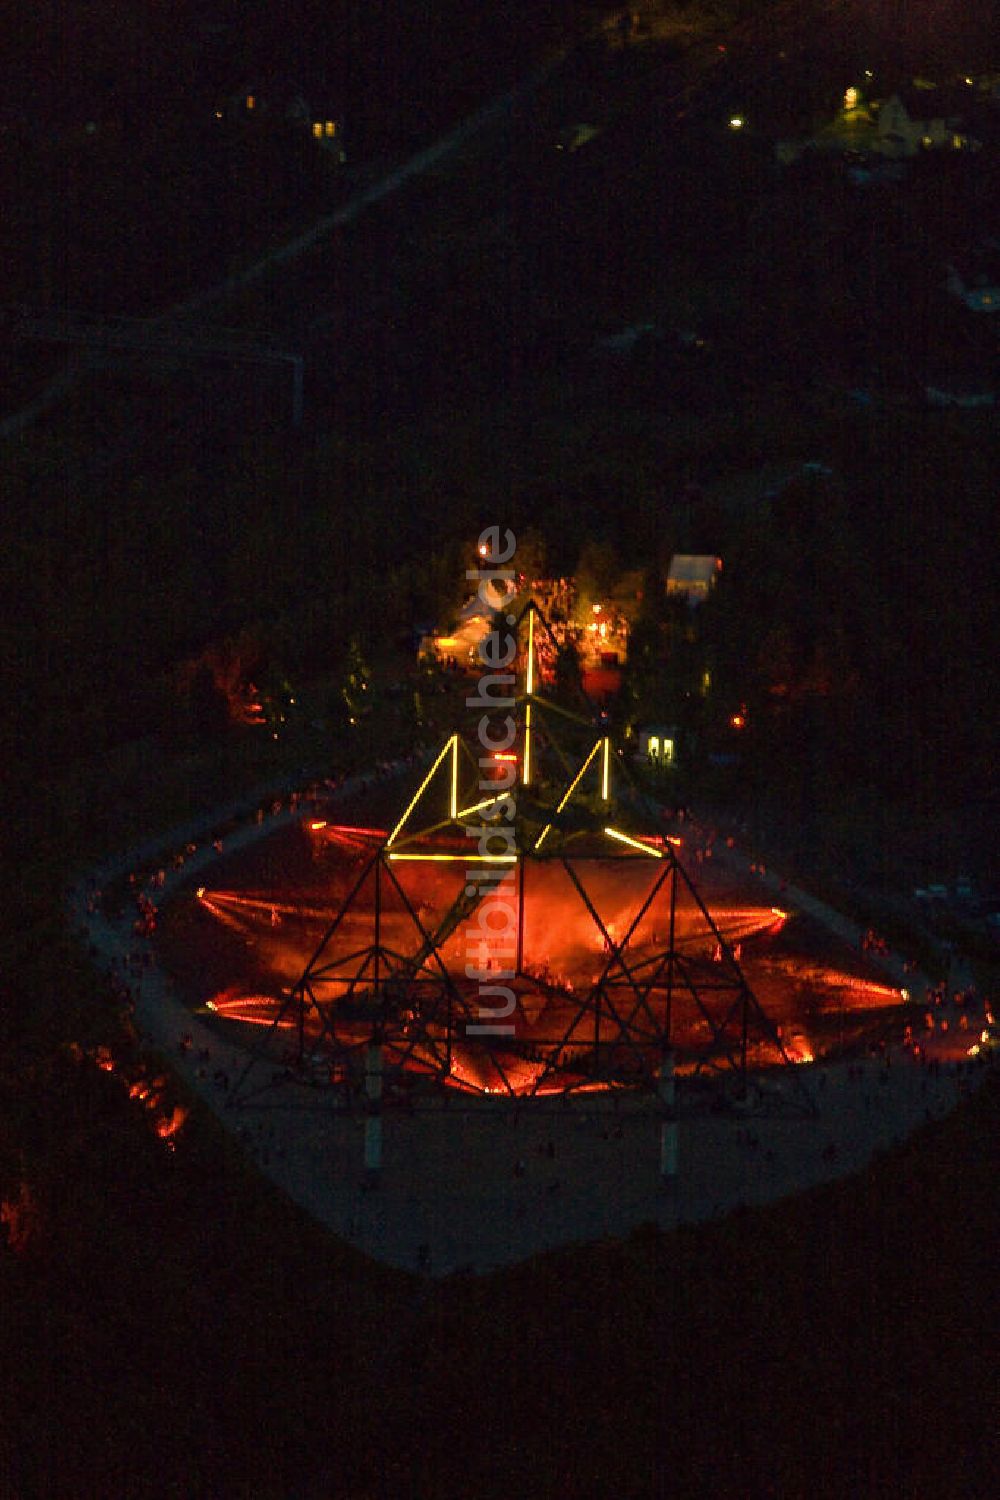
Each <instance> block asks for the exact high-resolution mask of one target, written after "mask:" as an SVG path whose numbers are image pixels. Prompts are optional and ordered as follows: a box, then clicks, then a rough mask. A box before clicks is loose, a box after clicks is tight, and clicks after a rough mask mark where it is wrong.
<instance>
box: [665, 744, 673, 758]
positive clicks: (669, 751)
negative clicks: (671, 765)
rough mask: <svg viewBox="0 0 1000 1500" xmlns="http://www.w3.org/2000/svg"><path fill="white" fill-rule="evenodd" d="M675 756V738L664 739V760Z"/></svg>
mask: <svg viewBox="0 0 1000 1500" xmlns="http://www.w3.org/2000/svg"><path fill="white" fill-rule="evenodd" d="M673 758H674V742H673V740H664V741H663V759H664V760H673Z"/></svg>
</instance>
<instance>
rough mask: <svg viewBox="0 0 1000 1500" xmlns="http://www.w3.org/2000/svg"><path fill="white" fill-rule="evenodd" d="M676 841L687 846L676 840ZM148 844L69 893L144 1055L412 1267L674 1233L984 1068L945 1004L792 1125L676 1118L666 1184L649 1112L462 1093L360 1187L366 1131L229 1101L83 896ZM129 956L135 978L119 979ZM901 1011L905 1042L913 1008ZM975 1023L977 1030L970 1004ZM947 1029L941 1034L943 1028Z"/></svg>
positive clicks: (310, 1194)
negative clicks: (912, 1038)
mask: <svg viewBox="0 0 1000 1500" xmlns="http://www.w3.org/2000/svg"><path fill="white" fill-rule="evenodd" d="M395 769H396V770H400V769H402V767H401V766H397V767H396V768H395ZM362 780H363V778H362V777H360V776H355V777H352V778H350V779H349V780H347V781H345V782H344V783H343V784H342V785H341V786H340V787H339V789H338V790H337V791H335V792H333V793H332V794H331V793H328V794H327V795H328V796H332V798H333V800H334V801H336V800H338V799H342V798H345V797H347V796H350V795H351V794H352V793H355V792H357V791H358V790H359V789H360V786H361V782H362ZM307 808H308V805H307V804H303V802H301V801H299V802H294V803H293V801H292V799H290V798H288V797H287V796H286V797H283V798H281V799H276V800H275V802H274V803H271V804H269V805H268V807H267V809H266V811H264V810H258V811H257V812H256V813H254V814H253V815H252V816H249V817H248V818H247V820H246V822H245V823H244V824H243V825H242V826H241V827H239V828H238V829H236V830H234V831H231V832H229V833H227V835H226V837H225V843H224V852H225V853H226V854H227V855H229V854H231V853H233V852H234V851H236V850H239V849H241V848H244V847H247V846H248V845H250V844H251V843H252V842H254V841H255V840H257V839H259V838H261V837H263V836H265V835H266V834H268V833H270V832H272V831H274V830H276V829H278V828H281V827H284V826H287V825H288V824H289V823H291V822H294V821H295V820H296V819H299V818H301V817H303V816H304V815H305V814H306V812H307ZM232 813H233V809H227V810H226V812H225V814H222V815H218V816H216V817H215V818H213V819H212V820H211V822H210V823H208V824H207V825H204V826H203V829H202V831H201V835H200V837H199V836H198V831H197V830H194V829H192V828H190V827H188V828H185V829H182V830H180V831H179V832H178V833H177V834H176V835H175V837H174V839H173V840H172V841H168V847H170V848H172V849H174V850H179V851H181V854H182V856H183V863H182V864H180V865H178V867H177V868H174V866H173V864H172V863H171V862H170V861H167V866H169V869H167V867H166V866H165V873H164V883H163V886H162V888H159V887H157V888H156V890H155V891H154V892H153V894H154V895H155V899H156V901H157V903H159V902H160V901H162V900H163V899H165V898H167V897H169V895H170V894H171V892H172V890H174V889H176V887H177V886H178V885H179V884H180V883H181V882H186V881H190V880H192V878H194V877H196V876H197V875H200V874H202V873H203V872H207V871H208V870H209V868H210V867H211V865H212V863H213V861H214V860H215V859H217V858H218V851H217V849H216V848H215V847H214V846H213V843H212V838H211V829H213V828H217V827H219V826H220V825H221V824H222V823H223V822H225V821H227V820H228V819H229V818H230V817H231V816H232ZM205 826H207V827H208V829H209V836H207V837H206V836H205V832H204V827H205ZM689 826H690V825H689ZM685 842H686V844H689V843H691V838H690V835H689V837H688V839H686V841H685ZM163 848H164V841H158V843H157V844H152V843H151V844H149V845H147V846H145V848H144V849H143V850H141V851H136V852H134V853H133V855H132V857H131V859H130V860H125V859H118V860H114V861H109V862H107V863H106V864H105V865H103V866H102V868H101V870H100V871H99V872H95V873H94V875H92V876H91V877H89V878H88V879H87V880H85V881H83V882H82V883H81V884H80V885H78V886H77V887H76V888H75V889H74V891H73V892H72V893H71V895H70V898H69V907H70V912H71V915H72V918H73V921H74V923H75V924H76V925H77V926H78V927H80V928H81V929H82V930H83V931H84V933H85V935H86V938H87V940H88V942H89V943H90V944H91V945H92V950H93V952H94V955H95V958H96V961H97V962H99V963H101V964H102V965H104V966H105V967H106V968H107V969H108V971H109V973H114V972H117V973H118V974H122V973H125V972H128V973H130V974H131V973H136V974H137V975H138V982H139V986H140V989H139V994H138V996H137V999H136V1010H135V1020H136V1025H137V1027H138V1028H139V1031H140V1035H141V1038H142V1040H143V1042H144V1043H145V1044H146V1045H148V1046H150V1047H152V1048H154V1049H156V1050H159V1051H161V1052H162V1053H163V1054H165V1055H166V1056H167V1057H169V1058H171V1059H172V1065H173V1067H174V1068H175V1069H176V1071H177V1073H178V1074H179V1075H180V1076H181V1077H182V1078H183V1079H184V1080H185V1082H186V1083H187V1084H188V1086H189V1087H190V1088H191V1089H192V1090H193V1091H194V1093H196V1094H197V1095H198V1096H199V1097H200V1098H201V1099H202V1100H203V1101H204V1102H205V1103H206V1104H207V1105H208V1106H209V1108H210V1109H212V1110H213V1111H214V1112H215V1113H216V1114H217V1115H218V1117H219V1119H220V1120H221V1121H222V1122H223V1123H224V1124H225V1125H226V1127H227V1128H228V1129H231V1130H233V1131H235V1132H237V1133H238V1135H239V1136H240V1138H241V1139H242V1140H243V1142H244V1144H245V1147H246V1149H247V1150H248V1152H249V1153H250V1155H251V1157H252V1159H253V1160H254V1161H255V1162H256V1163H257V1164H258V1166H259V1167H260V1169H261V1170H262V1171H263V1172H264V1173H266V1174H267V1175H268V1176H269V1177H270V1178H271V1179H272V1180H273V1181H274V1182H275V1183H276V1184H277V1185H278V1186H279V1187H281V1188H282V1189H284V1191H285V1192H287V1193H288V1195H289V1197H291V1198H292V1199H293V1200H294V1201H295V1202H296V1203H298V1204H300V1205H301V1206H303V1207H304V1208H306V1209H307V1210H308V1211H309V1212H310V1213H311V1214H313V1215H314V1216H315V1217H316V1218H317V1219H319V1220H320V1221H321V1222H323V1223H324V1224H326V1225H328V1226H329V1227H330V1228H331V1229H332V1230H333V1231H334V1232H335V1233H337V1234H338V1235H340V1236H342V1237H344V1238H345V1239H348V1240H350V1241H352V1242H353V1243H354V1244H356V1245H357V1246H358V1247H359V1248H362V1249H363V1250H365V1251H367V1252H368V1253H370V1254H371V1255H373V1256H375V1257H377V1258H378V1259H381V1260H385V1261H388V1262H390V1263H392V1264H395V1265H398V1266H401V1267H404V1268H408V1269H411V1270H419V1271H425V1272H426V1271H430V1272H431V1273H432V1274H447V1273H449V1272H453V1271H456V1270H462V1269H464V1270H473V1269H474V1270H476V1271H483V1270H485V1269H487V1268H490V1267H494V1266H498V1265H502V1264H506V1263H510V1262H514V1261H517V1260H520V1259H523V1258H525V1257H527V1256H529V1255H531V1254H533V1253H536V1252H538V1251H540V1250H544V1249H547V1248H551V1247H554V1246H558V1245H561V1244H565V1243H569V1242H578V1241H588V1240H593V1239H597V1238H601V1237H604V1236H608V1235H621V1234H625V1233H628V1232H629V1230H631V1229H632V1228H634V1227H635V1226H637V1225H639V1224H643V1223H653V1224H657V1225H660V1226H662V1227H664V1228H669V1227H673V1226H675V1225H676V1224H677V1223H679V1222H683V1223H691V1222H696V1221H700V1220H704V1219H709V1218H712V1217H716V1216H719V1215H722V1214H726V1213H729V1212H731V1211H732V1210H733V1209H734V1208H736V1207H738V1206H739V1205H742V1204H746V1205H749V1204H759V1203H765V1202H769V1201H772V1200H774V1199H777V1198H781V1197H784V1196H787V1195H789V1194H791V1193H794V1192H797V1191H801V1190H802V1189H804V1188H806V1187H808V1186H811V1185H813V1184H815V1183H818V1182H822V1181H826V1180H830V1179H832V1178H835V1177H839V1176H843V1175H845V1174H848V1173H852V1172H855V1171H858V1170H860V1169H861V1168H862V1167H864V1166H865V1164H866V1163H867V1162H868V1161H870V1159H871V1157H872V1155H873V1154H874V1153H875V1152H877V1151H881V1150H884V1149H887V1148H888V1147H890V1146H892V1145H893V1144H895V1143H897V1142H899V1141H901V1140H902V1139H903V1138H904V1137H905V1136H906V1135H907V1134H909V1133H910V1132H912V1131H913V1130H914V1129H916V1128H917V1127H918V1126H920V1125H921V1124H923V1123H925V1122H927V1121H929V1120H934V1119H938V1118H940V1117H941V1116H942V1115H943V1114H944V1113H946V1112H947V1111H948V1110H950V1109H952V1108H953V1107H954V1105H955V1104H956V1102H957V1101H958V1100H959V1099H960V1098H961V1097H962V1096H963V1094H964V1093H966V1092H967V1091H968V1089H969V1088H970V1087H972V1086H973V1085H974V1081H975V1078H976V1077H977V1076H981V1074H982V1073H983V1072H984V1071H985V1067H983V1066H982V1065H978V1064H974V1063H973V1062H972V1061H971V1060H970V1059H968V1058H967V1056H966V1053H967V1048H968V1046H969V1045H970V1044H971V1042H972V1041H973V1040H974V1038H975V1035H976V1033H977V1030H978V1028H979V1027H980V1026H981V1025H982V1021H981V1019H978V1020H974V1029H973V1030H972V1031H969V1032H965V1031H959V1029H958V1026H957V1024H956V1017H957V1015H958V1012H957V1011H956V1010H955V1008H954V1007H953V1006H952V1005H951V1004H948V1005H947V1006H942V1007H939V1008H938V1015H937V1024H936V1025H935V1030H934V1032H933V1033H927V1034H924V1033H923V1031H921V1032H920V1041H921V1043H922V1045H923V1057H922V1059H921V1060H920V1061H917V1060H916V1059H915V1058H914V1056H913V1054H912V1052H911V1051H908V1050H906V1049H904V1048H902V1047H898V1046H896V1047H891V1048H889V1049H887V1051H886V1052H885V1054H884V1055H883V1056H881V1057H866V1058H863V1059H860V1060H857V1061H850V1062H848V1061H844V1062H836V1063H831V1064H822V1065H817V1066H815V1067H812V1068H809V1069H807V1070H805V1071H804V1073H803V1074H802V1075H801V1076H802V1077H803V1078H805V1079H807V1081H808V1084H809V1086H810V1087H811V1089H812V1092H813V1095H814V1097H815V1100H816V1103H817V1107H818V1108H817V1114H816V1117H815V1118H812V1119H808V1118H807V1119H804V1118H802V1117H801V1116H798V1117H795V1116H792V1115H790V1114H789V1113H787V1112H786V1113H784V1114H782V1113H780V1112H775V1113H773V1114H768V1115H765V1116H764V1117H762V1118H761V1117H755V1118H749V1117H747V1118H741V1117H739V1116H734V1115H732V1114H701V1115H696V1114H685V1115H682V1118H681V1120H680V1124H679V1173H678V1177H677V1180H676V1182H675V1183H674V1184H673V1185H672V1186H670V1187H669V1188H668V1187H666V1186H665V1185H664V1182H663V1179H662V1178H661V1176H660V1172H659V1160H660V1156H659V1153H660V1140H659V1136H660V1124H659V1119H658V1116H657V1115H656V1112H655V1111H654V1110H652V1109H650V1107H649V1102H648V1100H645V1101H644V1100H636V1099H632V1098H619V1097H616V1096H611V1095H607V1096H600V1095H590V1096H580V1097H577V1098H576V1099H574V1100H572V1101H571V1102H565V1101H558V1102H556V1101H524V1102H523V1103H521V1104H519V1105H515V1106H509V1107H506V1108H498V1107H497V1104H496V1101H479V1100H469V1099H466V1098H465V1097H464V1096H462V1097H461V1099H458V1100H457V1101H456V1105H455V1107H454V1108H440V1107H434V1106H421V1105H417V1106H416V1107H415V1109H414V1111H413V1113H412V1114H404V1113H396V1112H387V1113H386V1114H385V1116H384V1120H383V1128H384V1157H383V1170H382V1173H381V1177H380V1181H379V1184H378V1186H377V1187H374V1188H373V1187H370V1186H369V1185H368V1184H367V1183H366V1181H365V1177H364V1173H363V1170H362V1137H363V1130H364V1122H363V1118H362V1117H360V1116H358V1115H346V1114H335V1113H333V1112H332V1111H331V1109H330V1108H329V1096H326V1095H324V1094H323V1093H322V1092H319V1091H318V1092H317V1093H315V1094H311V1093H306V1092H305V1091H303V1090H301V1089H299V1090H296V1089H295V1088H294V1086H293V1085H286V1086H285V1087H284V1088H283V1089H280V1090H273V1091H269V1092H268V1094H267V1095H264V1096H261V1098H260V1100H259V1102H258V1103H257V1104H256V1105H253V1106H250V1105H247V1106H245V1107H240V1108H229V1107H227V1105H228V1099H229V1095H228V1082H229V1080H230V1079H232V1078H235V1077H236V1076H237V1074H238V1073H239V1071H240V1070H241V1069H242V1067H243V1065H244V1063H245V1061H246V1054H244V1053H243V1052H242V1050H241V1049H240V1047H239V1046H238V1045H236V1044H235V1043H227V1042H224V1041H222V1040H221V1039H220V1036H219V1033H218V1032H217V1031H215V1030H212V1029H211V1028H210V1027H209V1026H207V1025H205V1024H204V1023H203V1022H202V1021H200V1020H199V1019H198V1017H197V1016H195V1015H192V1013H191V1011H190V1010H189V1009H188V1008H187V1007H186V1006H185V1005H184V1003H183V1002H182V1000H181V999H180V997H179V996H178V995H177V994H176V993H175V992H174V990H173V988H172V986H171V984H170V982H169V980H168V978H167V976H166V975H165V974H164V973H163V972H162V971H161V970H160V969H159V967H158V966H157V964H156V962H155V955H154V953H153V950H152V947H151V944H150V943H149V941H148V939H141V938H137V937H136V936H135V934H134V932H133V924H134V918H135V912H134V910H131V909H130V910H129V911H128V912H127V913H126V914H125V915H124V916H123V917H121V918H118V919H116V918H114V917H113V916H109V915H107V914H106V913H104V912H103V911H102V910H101V907H100V903H95V902H94V899H93V892H94V885H95V881H97V882H98V883H100V884H104V885H106V884H107V883H108V882H109V881H111V880H113V879H116V878H117V879H119V880H120V879H121V878H122V877H123V876H124V875H126V874H127V872H128V870H129V869H130V868H131V869H136V868H137V867H138V866H139V865H140V864H142V865H143V866H145V867H146V868H148V864H147V861H148V860H149V859H153V858H160V857H163V854H162V851H163ZM686 852H687V851H686ZM691 852H692V853H693V851H691ZM713 858H718V859H719V860H720V861H724V862H725V863H726V864H727V865H728V866H729V868H730V869H732V871H733V872H734V873H736V874H738V875H740V876H746V877H747V878H748V879H749V880H751V881H753V880H759V881H760V882H761V885H762V887H763V888H764V889H766V890H767V892H768V895H769V897H770V896H780V901H781V904H782V906H784V907H785V908H798V909H800V910H802V911H805V912H808V913H809V914H810V915H811V916H813V917H814V918H816V919H818V920H819V921H822V922H823V923H825V924H826V925H827V926H828V927H829V928H831V929H832V930H833V931H835V932H836V933H838V935H840V936H841V937H843V938H845V939H847V940H848V941H851V942H853V943H855V944H856V943H857V942H858V941H859V939H860V936H861V934H860V931H859V930H858V929H857V928H856V927H855V926H854V925H853V924H852V923H850V922H848V921H847V920H846V919H845V918H843V917H842V916H841V915H840V914H839V913H837V912H835V911H833V910H832V909H831V908H829V907H827V906H825V905H824V904H823V903H822V902H819V901H817V900H816V899H815V898H813V897H811V896H809V895H808V893H806V892H804V891H801V890H798V889H797V888H795V887H789V886H787V885H786V884H785V883H784V882H782V881H781V880H780V879H779V878H778V877H776V876H775V875H773V874H771V873H765V874H762V873H760V867H759V866H758V868H757V871H756V872H754V871H751V869H750V866H751V863H753V862H752V861H751V860H750V859H749V858H748V857H747V856H746V855H744V854H743V853H742V852H741V851H739V850H737V849H735V848H728V847H726V848H724V849H723V848H721V847H720V846H719V843H716V845H715V847H714V850H713ZM130 962H131V963H132V964H138V965H139V966H140V967H138V969H130V968H129V964H130ZM902 962H903V961H902V959H901V958H900V957H899V955H889V956H888V957H887V958H885V959H884V960H883V963H884V967H885V968H886V969H887V971H888V972H889V973H891V974H893V975H894V976H896V975H900V976H901V975H902ZM906 978H907V980H908V982H909V983H910V985H911V986H912V985H914V984H915V983H916V984H917V985H919V984H921V983H922V981H921V980H920V978H919V976H914V975H912V974H910V975H907V976H906ZM913 1012H914V1014H913V1021H914V1029H915V1031H916V1030H917V1029H918V1027H920V1026H922V1018H923V1013H924V1012H923V1007H922V1006H920V1007H917V1006H914V1007H913ZM975 1015H976V1016H977V1017H981V1015H982V1010H981V1008H980V1009H979V1010H977V1011H976V1012H975ZM943 1019H948V1020H949V1021H950V1025H949V1029H948V1030H947V1031H945V1030H943V1029H942V1027H941V1021H942V1020H943ZM182 1039H183V1046H182V1045H181V1042H182ZM768 1092H769V1093H771V1094H778V1093H781V1094H783V1096H784V1101H785V1102H786V1103H787V1102H788V1099H789V1097H790V1096H789V1093H788V1092H787V1084H781V1083H776V1084H773V1085H771V1086H770V1088H769V1090H768ZM774 1102H775V1103H778V1102H780V1101H779V1100H777V1099H775V1101H774ZM182 1142H183V1138H181V1149H183V1144H182Z"/></svg>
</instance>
